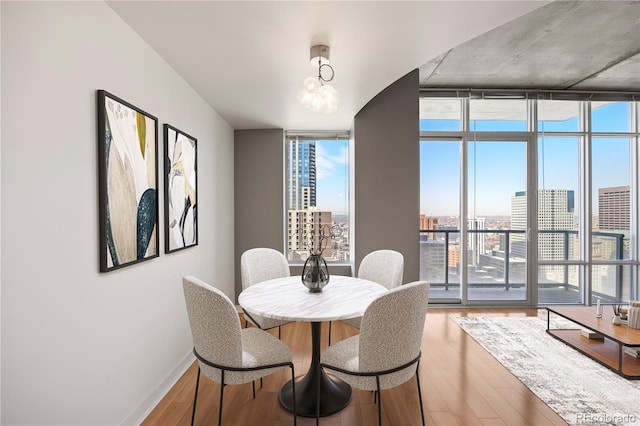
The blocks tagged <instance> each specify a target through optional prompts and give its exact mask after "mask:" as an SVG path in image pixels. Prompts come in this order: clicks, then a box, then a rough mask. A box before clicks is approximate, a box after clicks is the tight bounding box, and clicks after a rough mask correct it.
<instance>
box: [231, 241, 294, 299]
mask: <svg viewBox="0 0 640 426" xmlns="http://www.w3.org/2000/svg"><path fill="white" fill-rule="evenodd" d="M290 274H291V273H290V271H289V262H288V261H287V258H286V257H285V256H284V254H282V253H280V252H279V251H278V250H274V249H270V248H253V249H249V250H247V251H245V252H244V253H242V256H241V257H240V275H241V278H242V288H243V289H245V288H247V287H249V286H252V285H253V284H256V283H259V282H261V281H266V280H271V279H274V278H282V277H288V276H290Z"/></svg>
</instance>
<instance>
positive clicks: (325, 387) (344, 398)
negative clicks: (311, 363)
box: [280, 369, 351, 417]
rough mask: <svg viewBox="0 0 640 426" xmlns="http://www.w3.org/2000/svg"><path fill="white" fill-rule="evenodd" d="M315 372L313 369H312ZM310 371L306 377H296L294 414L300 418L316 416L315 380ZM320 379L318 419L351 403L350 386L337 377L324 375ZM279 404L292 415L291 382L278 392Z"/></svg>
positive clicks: (315, 376)
mask: <svg viewBox="0 0 640 426" xmlns="http://www.w3.org/2000/svg"><path fill="white" fill-rule="evenodd" d="M314 370H315V369H314ZM317 377H318V375H317V373H316V374H312V373H311V371H309V373H308V374H307V375H306V376H299V377H296V412H297V413H296V414H297V415H299V416H302V417H315V416H316V396H317V393H316V392H317V391H316V389H317V388H316V386H317V385H316V378H317ZM319 379H320V417H325V416H330V415H332V414H334V413H337V412H338V411H340V410H342V409H343V408H345V407H346V406H347V405H349V402H350V401H351V386H349V385H348V384H346V383H345V382H343V381H342V380H340V379H338V378H337V377H334V376H331V375H328V374H325V373H324V371H323V372H322V374H320V376H319ZM280 404H281V405H282V406H283V407H284V408H285V409H286V410H287V411H290V412H291V413H293V393H292V392H291V380H289V381H288V382H287V383H285V385H284V386H283V387H282V389H281V390H280Z"/></svg>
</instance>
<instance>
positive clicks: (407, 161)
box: [353, 69, 420, 283]
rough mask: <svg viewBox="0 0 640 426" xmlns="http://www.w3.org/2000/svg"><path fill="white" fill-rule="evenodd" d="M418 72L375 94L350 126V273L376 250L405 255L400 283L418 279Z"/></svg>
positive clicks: (411, 73)
mask: <svg viewBox="0 0 640 426" xmlns="http://www.w3.org/2000/svg"><path fill="white" fill-rule="evenodd" d="M418 80H419V76H418V70H417V69H416V70H414V71H412V72H410V73H409V74H407V75H405V76H404V77H402V78H400V79H399V80H397V81H396V82H395V83H393V84H391V85H390V86H389V87H387V88H386V89H385V90H383V91H382V92H380V93H379V94H378V95H377V96H376V97H375V98H373V99H372V100H371V101H369V103H368V104H367V105H365V106H364V108H362V109H361V110H360V112H358V114H357V115H356V117H355V121H354V136H355V142H354V144H355V145H354V152H355V160H354V167H355V173H354V176H355V182H354V185H353V188H354V200H355V206H354V217H353V223H354V225H355V241H354V244H355V266H356V268H355V270H356V271H357V267H358V266H359V264H360V261H361V260H362V258H363V257H364V256H365V255H366V254H367V253H369V252H371V251H374V250H378V249H392V250H397V251H399V252H400V253H402V254H403V255H404V279H403V282H405V283H407V282H411V281H415V280H417V279H418V278H419V244H420V243H419V240H420V239H419V233H418V230H419V217H420V180H419V176H420V159H419V157H420V144H419V142H420V132H419V124H418V118H419V117H418V114H419V111H418V95H419V94H418Z"/></svg>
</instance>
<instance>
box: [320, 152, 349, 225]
mask: <svg viewBox="0 0 640 426" xmlns="http://www.w3.org/2000/svg"><path fill="white" fill-rule="evenodd" d="M348 144H349V141H346V140H338V141H335V140H330V141H317V142H316V206H317V207H318V208H320V209H327V210H331V212H332V213H333V214H341V215H342V214H347V212H348V207H349V192H348V190H349V188H347V186H346V185H347V182H348V181H349V171H348V170H349V169H348V159H349V152H348Z"/></svg>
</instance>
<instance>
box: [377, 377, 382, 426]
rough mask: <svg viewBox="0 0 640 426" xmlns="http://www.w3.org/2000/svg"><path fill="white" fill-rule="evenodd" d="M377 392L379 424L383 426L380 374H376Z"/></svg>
mask: <svg viewBox="0 0 640 426" xmlns="http://www.w3.org/2000/svg"><path fill="white" fill-rule="evenodd" d="M376 388H377V390H376V393H377V394H378V426H382V394H381V393H380V376H376Z"/></svg>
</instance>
